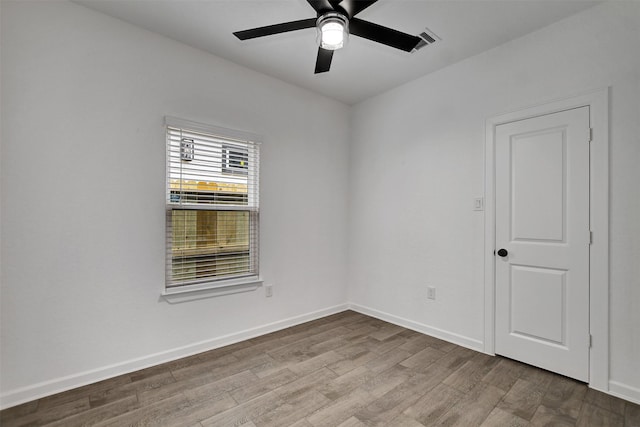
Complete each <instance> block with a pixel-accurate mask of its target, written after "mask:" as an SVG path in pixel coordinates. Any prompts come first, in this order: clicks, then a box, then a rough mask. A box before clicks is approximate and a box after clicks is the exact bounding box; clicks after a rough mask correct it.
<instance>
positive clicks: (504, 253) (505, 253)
mask: <svg viewBox="0 0 640 427" xmlns="http://www.w3.org/2000/svg"><path fill="white" fill-rule="evenodd" d="M507 255H509V251H507V250H506V249H498V256H501V257H503V258H504V257H506V256H507Z"/></svg>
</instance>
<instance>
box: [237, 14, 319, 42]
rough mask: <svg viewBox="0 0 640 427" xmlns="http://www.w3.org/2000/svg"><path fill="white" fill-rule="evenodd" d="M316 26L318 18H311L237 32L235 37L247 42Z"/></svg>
mask: <svg viewBox="0 0 640 427" xmlns="http://www.w3.org/2000/svg"><path fill="white" fill-rule="evenodd" d="M315 26H316V18H309V19H301V20H299V21H291V22H284V23H282V24H275V25H267V26H266V27H259V28H252V29H250V30H243V31H236V32H235V33H233V35H234V36H236V37H237V38H239V39H240V40H247V39H254V38H256V37H263V36H270V35H272V34H280V33H286V32H288V31H296V30H304V29H305V28H313V27H315Z"/></svg>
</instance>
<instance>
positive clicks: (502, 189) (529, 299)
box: [495, 107, 590, 381]
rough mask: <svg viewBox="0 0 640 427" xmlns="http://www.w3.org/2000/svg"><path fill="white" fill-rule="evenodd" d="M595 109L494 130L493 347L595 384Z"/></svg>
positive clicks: (581, 110)
mask: <svg viewBox="0 0 640 427" xmlns="http://www.w3.org/2000/svg"><path fill="white" fill-rule="evenodd" d="M589 139H590V132H589V107H582V108H575V109H572V110H567V111H562V112H558V113H553V114H548V115H544V116H539V117H534V118H530V119H526V120H519V121H515V122H511V123H507V124H503V125H499V126H497V127H496V141H495V149H496V176H495V182H496V249H497V253H496V257H495V263H496V270H495V271H496V335H495V339H496V341H495V352H496V353H497V354H501V355H504V356H507V357H510V358H513V359H516V360H520V361H522V362H525V363H528V364H531V365H535V366H538V367H541V368H543V369H547V370H550V371H554V372H557V373H560V374H562V375H566V376H568V377H572V378H576V379H578V380H581V381H588V380H589V244H590V233H589Z"/></svg>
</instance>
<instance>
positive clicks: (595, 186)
mask: <svg viewBox="0 0 640 427" xmlns="http://www.w3.org/2000/svg"><path fill="white" fill-rule="evenodd" d="M609 93H610V88H609V87H606V88H602V89H598V90H594V91H591V92H588V93H585V94H582V95H578V96H573V97H570V98H564V99H559V100H555V101H550V102H546V103H544V104H537V105H533V106H530V107H526V108H523V109H520V110H517V111H512V112H508V113H504V114H500V115H496V116H494V117H491V118H488V119H487V120H486V128H485V147H484V166H485V168H484V185H485V187H484V193H485V224H484V261H485V262H484V352H485V353H487V354H495V256H494V254H493V251H494V250H495V249H496V247H495V233H496V224H495V130H496V126H498V125H501V124H505V123H509V122H514V121H518V120H525V119H529V118H532V117H537V116H542V115H546V114H553V113H557V112H560V111H564V110H569V109H573V108H578V107H584V106H588V107H589V122H590V126H591V129H593V137H592V141H591V143H590V160H589V162H590V165H589V167H590V177H589V218H590V228H591V231H592V232H593V242H592V244H591V248H590V251H589V332H590V334H591V337H592V345H591V348H590V349H589V387H591V388H594V389H597V390H601V391H604V392H608V391H609ZM586 143H587V142H585V144H586Z"/></svg>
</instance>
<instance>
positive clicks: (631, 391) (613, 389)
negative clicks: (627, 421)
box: [606, 381, 640, 405]
mask: <svg viewBox="0 0 640 427" xmlns="http://www.w3.org/2000/svg"><path fill="white" fill-rule="evenodd" d="M606 393H609V394H610V395H612V396H616V397H619V398H620V399H624V400H628V401H629V402H633V403H635V404H636V405H640V388H635V387H631V386H629V385H626V384H622V383H619V382H617V381H609V391H608V392H606Z"/></svg>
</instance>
